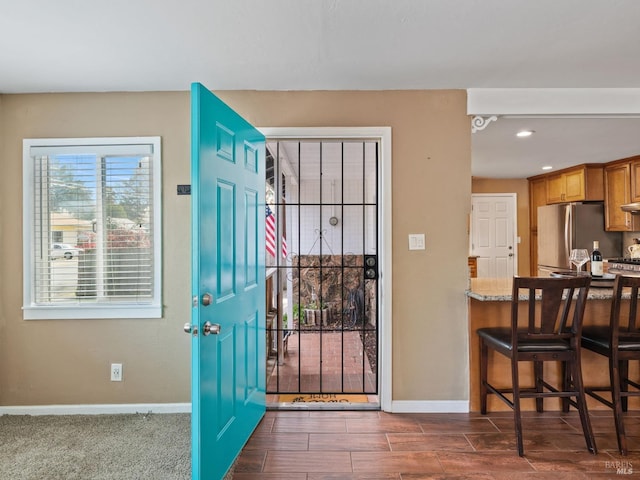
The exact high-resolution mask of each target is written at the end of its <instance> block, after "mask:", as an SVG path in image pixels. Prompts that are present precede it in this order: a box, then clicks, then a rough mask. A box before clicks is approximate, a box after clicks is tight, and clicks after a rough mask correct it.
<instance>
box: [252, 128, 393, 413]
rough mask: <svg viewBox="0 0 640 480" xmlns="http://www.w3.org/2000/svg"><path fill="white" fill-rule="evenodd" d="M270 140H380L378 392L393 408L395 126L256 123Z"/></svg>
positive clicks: (383, 405) (388, 407)
mask: <svg viewBox="0 0 640 480" xmlns="http://www.w3.org/2000/svg"><path fill="white" fill-rule="evenodd" d="M256 128H257V129H258V130H259V131H260V132H262V134H263V135H264V136H265V137H266V139H267V141H269V140H270V139H273V140H285V139H288V140H290V139H314V140H318V139H345V138H348V139H359V138H361V139H363V140H364V139H369V140H370V139H375V140H377V141H378V142H380V161H379V162H378V192H380V198H378V199H376V200H377V202H378V238H379V246H380V249H379V252H378V258H379V261H378V263H379V265H380V269H379V277H378V298H379V309H380V310H379V312H380V314H379V319H380V323H379V325H380V328H379V345H380V346H379V360H378V385H379V386H380V389H379V392H378V395H379V399H380V409H381V410H382V411H385V412H392V406H393V405H392V404H393V398H392V393H393V392H392V389H391V386H392V385H393V382H392V378H391V377H392V372H393V369H392V363H393V352H392V349H391V345H392V336H391V335H392V331H393V329H392V325H393V319H392V308H391V305H392V288H391V287H392V285H391V282H392V277H393V275H392V265H391V257H392V243H391V232H392V230H393V229H392V218H391V127H256Z"/></svg>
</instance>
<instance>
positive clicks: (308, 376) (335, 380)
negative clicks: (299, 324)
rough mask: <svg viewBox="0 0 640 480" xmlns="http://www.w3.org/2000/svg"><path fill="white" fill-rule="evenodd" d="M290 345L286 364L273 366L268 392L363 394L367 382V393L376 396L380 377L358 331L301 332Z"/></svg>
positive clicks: (291, 340)
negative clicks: (377, 375) (367, 354)
mask: <svg viewBox="0 0 640 480" xmlns="http://www.w3.org/2000/svg"><path fill="white" fill-rule="evenodd" d="M288 343H289V346H288V354H287V356H286V357H285V359H284V360H285V361H284V364H283V365H276V366H273V372H272V373H271V375H269V377H268V383H267V391H271V392H273V391H279V392H281V393H286V392H292V393H297V392H300V391H301V392H333V393H336V392H346V393H363V382H364V392H367V393H375V391H376V383H375V382H376V376H375V374H374V373H373V372H372V371H371V367H370V365H369V361H368V359H367V356H366V354H365V352H364V349H363V347H362V341H361V340H360V334H359V333H358V332H357V331H345V332H322V333H321V334H320V333H319V332H300V333H296V334H294V335H291V336H290V337H289V340H288ZM321 345H322V363H321V362H320V358H321V357H320V348H321ZM321 372H322V375H320V373H321ZM321 378H322V385H321V381H320V379H321ZM298 379H299V380H300V384H299V385H298ZM276 382H278V383H276ZM273 401H277V400H276V397H275V396H271V395H270V396H269V397H268V399H267V403H271V402H273Z"/></svg>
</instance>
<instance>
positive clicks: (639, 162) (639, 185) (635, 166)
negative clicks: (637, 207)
mask: <svg viewBox="0 0 640 480" xmlns="http://www.w3.org/2000/svg"><path fill="white" fill-rule="evenodd" d="M632 158H634V160H631V162H630V165H631V201H632V202H640V157H632Z"/></svg>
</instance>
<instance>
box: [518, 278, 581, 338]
mask: <svg viewBox="0 0 640 480" xmlns="http://www.w3.org/2000/svg"><path fill="white" fill-rule="evenodd" d="M590 283H591V277H590V276H588V275H583V276H576V277H571V278H556V277H514V279H513V293H512V295H513V296H512V302H511V327H512V334H513V338H514V339H515V341H517V337H518V334H520V335H526V337H527V339H529V340H541V341H544V340H554V339H556V340H559V339H575V338H576V337H577V339H578V340H579V339H580V335H581V333H582V319H583V317H584V309H585V306H586V301H587V294H588V292H589V285H590ZM576 291H577V295H576ZM525 292H528V293H525ZM522 294H525V295H526V297H527V302H528V309H527V315H526V321H525V319H522V318H521V317H520V315H519V308H518V305H519V299H520V298H521V295H522Z"/></svg>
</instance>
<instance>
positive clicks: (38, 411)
mask: <svg viewBox="0 0 640 480" xmlns="http://www.w3.org/2000/svg"><path fill="white" fill-rule="evenodd" d="M117 413H191V403H128V404H103V405H24V406H20V405H19V406H5V407H3V406H0V415H104V414H117Z"/></svg>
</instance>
